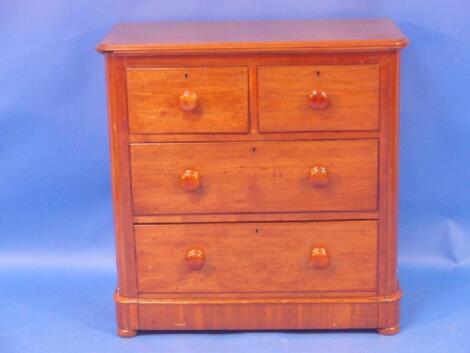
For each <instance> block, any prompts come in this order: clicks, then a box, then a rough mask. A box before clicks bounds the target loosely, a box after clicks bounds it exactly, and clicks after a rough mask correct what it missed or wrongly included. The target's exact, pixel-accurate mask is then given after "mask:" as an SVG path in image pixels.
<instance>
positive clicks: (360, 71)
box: [258, 65, 379, 132]
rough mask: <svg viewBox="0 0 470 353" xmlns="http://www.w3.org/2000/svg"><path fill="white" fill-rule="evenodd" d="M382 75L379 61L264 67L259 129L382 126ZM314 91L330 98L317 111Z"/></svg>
mask: <svg viewBox="0 0 470 353" xmlns="http://www.w3.org/2000/svg"><path fill="white" fill-rule="evenodd" d="M378 73H379V68H378V66H377V65H338V66H333V65H318V66H261V67H259V68H258V124H259V130H260V131H261V132H280V131H299V132H301V131H321V130H325V131H335V130H361V131H366V130H377V129H378V122H379V119H378V117H379V115H378V114H379V99H378V94H379V93H378V92H379V90H378V86H379V79H378V78H379V76H378ZM313 90H316V91H321V92H324V93H325V94H326V95H327V96H328V102H329V104H328V106H325V107H324V108H323V109H312V107H311V104H310V103H311V102H310V101H309V95H310V94H311V93H312V91H313Z"/></svg>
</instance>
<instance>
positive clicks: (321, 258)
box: [310, 246, 330, 268]
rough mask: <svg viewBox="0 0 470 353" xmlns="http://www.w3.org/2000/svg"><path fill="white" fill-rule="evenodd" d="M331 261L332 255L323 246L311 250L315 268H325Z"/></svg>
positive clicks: (312, 263)
mask: <svg viewBox="0 0 470 353" xmlns="http://www.w3.org/2000/svg"><path fill="white" fill-rule="evenodd" d="M329 262H330V256H329V255H328V252H327V251H326V249H325V248H324V247H322V246H318V247H314V248H312V251H311V252H310V264H311V265H312V267H315V268H325V267H326V266H328V264H329Z"/></svg>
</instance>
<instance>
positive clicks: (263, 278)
mask: <svg viewBox="0 0 470 353" xmlns="http://www.w3.org/2000/svg"><path fill="white" fill-rule="evenodd" d="M135 237H136V255H137V267H138V286H139V291H140V292H141V293H152V292H161V293H185V292H188V293H189V292H209V293H210V292H213V293H218V292H221V293H222V292H225V293H230V292H235V293H236V292H239V293H242V292H265V293H266V292H277V291H281V292H290V291H291V292H313V291H362V292H364V291H370V292H373V291H375V290H376V285H377V282H376V281H377V268H376V266H377V265H376V263H377V222H376V221H344V222H291V223H289V222H287V223H281V222H279V223H233V224H227V223H225V224H223V223H213V224H177V225H138V226H136V227H135Z"/></svg>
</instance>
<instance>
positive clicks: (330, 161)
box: [130, 140, 378, 215]
mask: <svg viewBox="0 0 470 353" xmlns="http://www.w3.org/2000/svg"><path fill="white" fill-rule="evenodd" d="M377 147H378V146H377V141H374V140H351V141H297V142H296V141H289V142H287V141H284V142H257V143H231V142H230V143H229V142H227V143H197V144H195V143H192V144H185V143H177V144H171V143H164V144H137V145H134V144H133V145H131V153H130V156H131V174H132V190H133V209H134V213H135V214H136V215H151V214H159V213H165V214H191V213H192V214H201V213H205V214H207V213H214V214H218V213H239V212H256V211H258V210H262V211H263V212H276V211H277V212H312V211H351V210H355V211H373V210H375V209H376V208H377V178H378V176H377V158H378V156H377ZM228 156H230V157H228ZM312 161H313V162H319V163H321V164H322V165H324V166H325V168H328V172H329V183H328V185H324V186H323V187H312V185H311V174H310V173H311V170H310V169H311V168H312ZM188 168H190V169H194V170H197V171H198V173H199V174H200V175H201V178H203V182H202V183H201V185H200V187H199V188H198V189H197V190H195V191H193V192H191V193H188V192H184V191H182V190H181V188H180V185H178V182H179V180H178V175H180V174H181V173H182V172H183V171H184V170H186V169H188Z"/></svg>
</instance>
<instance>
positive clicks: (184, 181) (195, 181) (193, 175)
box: [180, 169, 201, 191]
mask: <svg viewBox="0 0 470 353" xmlns="http://www.w3.org/2000/svg"><path fill="white" fill-rule="evenodd" d="M180 184H181V187H182V188H183V190H186V191H193V190H196V189H198V188H199V186H200V185H201V177H200V176H199V173H198V172H196V171H195V170H191V169H187V170H185V171H184V173H183V174H182V175H181V177H180Z"/></svg>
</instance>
